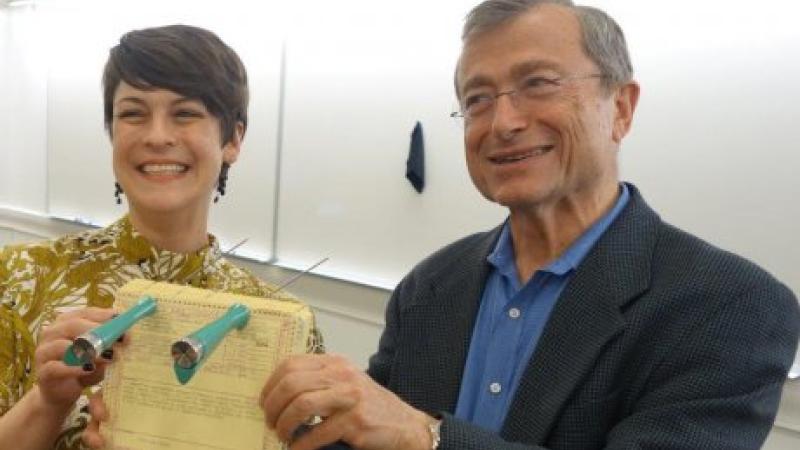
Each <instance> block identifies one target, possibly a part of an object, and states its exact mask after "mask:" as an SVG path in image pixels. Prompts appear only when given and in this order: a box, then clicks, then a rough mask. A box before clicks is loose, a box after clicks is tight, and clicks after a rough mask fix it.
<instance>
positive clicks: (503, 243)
mask: <svg viewBox="0 0 800 450" xmlns="http://www.w3.org/2000/svg"><path fill="white" fill-rule="evenodd" d="M629 199H630V192H629V189H628V186H627V185H626V184H625V183H620V195H619V197H618V198H617V201H616V203H615V204H614V207H613V208H611V210H610V211H608V212H607V213H606V214H604V215H603V216H602V217H601V218H600V219H598V220H597V221H596V222H595V223H594V224H592V226H591V227H589V229H587V230H586V231H585V232H584V233H583V234H582V235H581V236H580V237H579V238H578V239H577V240H576V241H575V242H573V243H572V245H570V246H569V248H567V249H566V250H565V251H564V252H563V253H562V254H561V256H559V257H558V258H557V259H556V260H554V261H552V262H551V263H550V264H548V265H547V266H546V267H544V268H542V269H541V270H543V271H545V272H550V273H553V274H555V275H564V274H566V273H567V272H569V271H571V270H574V269H577V268H578V265H580V263H581V261H583V258H585V257H586V255H587V254H588V253H589V251H590V250H591V249H592V247H594V244H595V243H597V240H598V239H600V236H602V235H603V233H604V232H605V231H606V230H607V229H608V227H610V226H611V224H612V223H613V222H614V219H616V218H617V216H619V213H620V212H622V209H623V208H625V205H627V204H628V200H629ZM486 260H487V261H488V262H489V264H491V265H492V266H494V268H495V269H496V270H497V271H498V272H500V273H501V274H502V275H503V276H504V277H507V278H509V279H511V280H516V279H517V265H516V263H515V262H514V245H513V242H512V240H511V227H510V225H509V221H508V219H506V222H505V223H504V224H503V229H502V230H501V231H500V237H499V238H498V240H497V244H495V246H494V250H492V252H491V253H490V254H489V256H487V257H486Z"/></svg>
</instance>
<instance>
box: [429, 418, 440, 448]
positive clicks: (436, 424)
mask: <svg viewBox="0 0 800 450" xmlns="http://www.w3.org/2000/svg"><path fill="white" fill-rule="evenodd" d="M441 429H442V419H435V420H434V421H433V422H429V423H428V432H429V433H430V434H431V450H437V449H438V448H439V442H441V440H442V435H441Z"/></svg>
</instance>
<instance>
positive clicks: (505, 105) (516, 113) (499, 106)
mask: <svg viewBox="0 0 800 450" xmlns="http://www.w3.org/2000/svg"><path fill="white" fill-rule="evenodd" d="M517 100H518V99H517V97H516V92H515V91H506V92H501V93H499V94H497V96H496V97H495V101H494V116H493V117H492V131H493V132H494V133H495V135H497V137H499V138H500V139H503V140H508V139H510V138H511V137H513V136H515V135H516V133H517V132H518V131H521V130H523V129H525V128H526V127H527V126H528V117H527V113H526V112H525V111H523V110H522V109H520V108H519V105H518V102H517Z"/></svg>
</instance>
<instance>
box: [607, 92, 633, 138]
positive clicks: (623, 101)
mask: <svg viewBox="0 0 800 450" xmlns="http://www.w3.org/2000/svg"><path fill="white" fill-rule="evenodd" d="M614 95H615V97H614V111H615V115H614V127H613V129H612V131H611V137H612V139H613V140H614V142H616V143H617V144H619V143H620V142H622V138H624V137H625V135H627V134H628V131H629V130H630V129H631V124H632V123H633V113H634V112H635V111H636V105H637V103H639V83H637V82H635V81H630V82H628V83H626V84H625V85H623V86H621V87H620V88H619V89H617V92H616V94H614Z"/></svg>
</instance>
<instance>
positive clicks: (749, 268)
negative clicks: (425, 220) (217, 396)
mask: <svg viewBox="0 0 800 450" xmlns="http://www.w3.org/2000/svg"><path fill="white" fill-rule="evenodd" d="M463 41H464V47H463V51H462V54H461V58H460V61H459V64H458V67H457V70H456V91H457V96H458V98H459V101H460V104H461V112H462V113H463V116H464V123H465V138H464V141H465V146H466V157H467V165H468V167H469V172H470V175H471V177H472V180H473V182H474V183H475V185H476V186H477V188H478V189H479V190H480V192H481V193H482V194H483V195H484V196H485V197H486V198H487V199H489V200H490V201H494V202H498V203H500V204H502V205H503V206H505V207H507V208H508V210H509V217H508V220H507V221H506V222H505V223H504V224H502V225H501V226H500V227H498V228H497V229H495V230H493V231H491V232H489V233H480V234H476V235H473V236H470V237H467V238H465V239H463V240H461V241H458V242H456V243H454V244H451V245H450V246H448V247H445V248H444V249H442V250H440V251H439V252H437V253H435V254H434V255H432V256H430V257H429V258H428V259H426V260H425V261H423V262H422V263H420V264H419V265H418V266H417V267H416V268H415V269H414V270H413V271H412V272H411V273H410V274H409V275H408V276H406V278H405V279H404V280H403V281H402V282H401V283H400V285H399V286H398V287H397V289H396V290H395V292H394V294H393V296H392V299H391V301H390V303H389V306H388V310H387V312H386V329H385V331H384V334H383V336H382V338H381V341H380V346H379V349H378V352H377V353H376V354H375V355H374V356H373V357H372V358H371V360H370V365H369V369H368V372H367V374H368V376H367V374H363V373H360V372H359V371H358V369H357V368H355V367H354V366H353V365H351V364H349V363H348V362H347V361H345V360H344V359H342V358H339V357H334V356H301V357H298V358H293V359H290V360H288V361H286V362H285V363H284V364H283V365H282V366H281V367H280V368H279V369H278V371H277V372H276V373H275V374H274V375H273V376H272V378H271V379H270V380H269V381H268V382H267V385H266V386H265V389H264V392H263V396H262V404H263V406H264V409H265V412H266V417H267V421H268V423H269V424H270V425H271V426H273V427H275V429H276V431H277V432H278V434H279V436H280V437H281V438H282V439H284V440H293V446H292V449H293V450H306V449H313V448H318V447H321V446H323V445H326V444H330V443H333V442H337V441H342V442H345V443H347V444H349V445H350V446H351V447H354V448H358V449H375V450H377V449H404V450H409V449H419V450H423V449H431V448H439V449H459V450H463V449H542V448H547V449H570V450H575V449H603V448H605V449H635V448H642V449H643V448H652V449H655V448H658V449H697V448H704V449H709V448H712V449H725V450H730V449H757V448H759V447H760V445H761V444H762V443H763V441H764V439H765V437H766V435H767V433H768V431H769V429H770V426H771V425H772V422H773V420H774V416H775V413H776V410H777V408H778V402H779V399H780V393H781V387H782V384H783V381H784V379H785V376H786V373H787V371H788V369H789V366H790V364H791V360H792V357H793V355H794V351H795V347H796V343H797V337H798V321H799V319H798V308H797V302H796V299H795V298H794V296H793V294H792V293H791V292H790V291H789V290H788V289H787V288H786V287H785V286H784V285H782V284H780V283H779V282H777V281H776V280H774V279H773V278H772V277H771V276H770V275H768V274H767V273H765V272H764V271H763V270H761V269H759V268H758V267H756V266H755V265H753V264H751V263H749V262H747V261H745V260H743V259H741V258H739V257H736V256H734V255H731V254H729V253H726V252H724V251H721V250H719V249H716V248H714V247H712V246H711V245H709V244H706V243H704V242H702V241H700V240H699V239H697V238H695V237H692V236H690V235H688V234H686V233H684V232H682V231H680V230H677V229H675V228H673V227H671V226H670V225H668V224H665V223H664V222H662V221H661V220H660V219H659V217H658V215H656V213H655V212H653V211H652V210H651V209H650V208H649V207H648V206H647V204H646V203H645V202H644V200H643V198H642V196H641V195H640V194H639V192H638V191H637V189H636V188H635V187H634V186H632V185H630V184H623V183H620V182H619V181H618V180H619V178H618V169H617V153H618V151H619V147H620V144H621V142H622V139H623V138H624V137H625V135H626V134H627V132H628V130H629V128H630V126H631V122H632V119H633V114H634V111H635V108H636V103H637V100H638V95H639V86H638V85H637V84H636V82H634V81H633V80H632V69H631V64H630V62H629V57H628V53H627V49H626V44H625V40H624V37H623V34H622V31H621V30H620V29H619V27H618V26H617V24H616V23H615V22H614V21H613V20H612V19H611V18H609V17H608V16H607V15H606V14H604V13H603V12H601V11H599V10H596V9H593V8H587V7H576V6H574V5H573V4H572V3H571V2H570V1H552V0H551V1H547V0H539V1H537V0H488V1H485V2H484V3H482V4H481V5H479V6H477V7H476V8H475V9H474V10H473V11H472V12H471V13H470V15H469V16H468V18H467V23H466V26H465V30H464V35H463ZM316 416H321V417H323V418H324V420H323V421H322V422H321V423H319V424H318V425H316V426H314V427H312V428H310V429H307V428H305V427H303V426H302V424H303V423H304V422H305V421H307V420H308V419H309V418H314V417H316ZM297 430H303V431H304V432H303V433H298V432H297Z"/></svg>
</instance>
